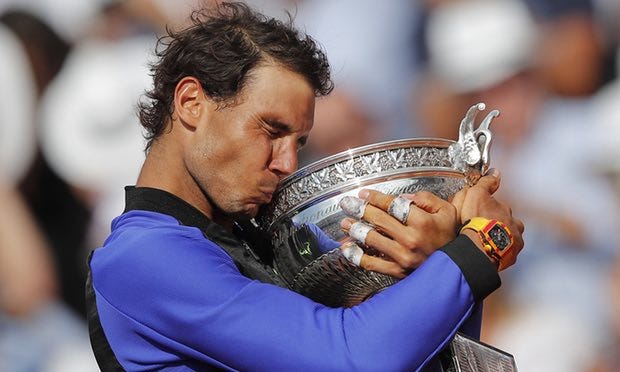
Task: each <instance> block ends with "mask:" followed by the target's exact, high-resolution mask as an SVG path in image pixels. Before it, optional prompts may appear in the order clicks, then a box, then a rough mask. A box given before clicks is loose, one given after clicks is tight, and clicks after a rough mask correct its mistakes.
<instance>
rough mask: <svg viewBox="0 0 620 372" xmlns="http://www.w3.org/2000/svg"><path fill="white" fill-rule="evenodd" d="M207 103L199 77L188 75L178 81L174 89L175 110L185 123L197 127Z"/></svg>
mask: <svg viewBox="0 0 620 372" xmlns="http://www.w3.org/2000/svg"><path fill="white" fill-rule="evenodd" d="M207 105H208V102H207V100H206V97H205V95H204V94H203V92H202V85H201V84H200V81H198V79H196V78H195V77H193V76H186V77H184V78H183V79H181V80H180V81H179V82H178V83H177V86H176V88H175V89H174V112H175V113H176V114H177V116H178V117H179V119H180V120H181V121H182V122H183V123H184V124H185V125H188V126H189V127H191V128H196V126H197V125H198V123H199V119H200V117H201V115H204V114H205V109H206V106H207Z"/></svg>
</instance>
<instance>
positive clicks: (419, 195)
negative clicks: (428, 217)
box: [401, 191, 452, 213]
mask: <svg viewBox="0 0 620 372" xmlns="http://www.w3.org/2000/svg"><path fill="white" fill-rule="evenodd" d="M401 196H402V197H404V198H407V199H409V200H411V201H413V203H414V204H415V205H416V206H417V207H418V208H421V209H423V210H424V211H426V212H428V213H437V212H439V211H440V210H442V209H446V208H451V207H452V204H450V202H448V201H447V200H444V199H442V198H440V197H439V196H437V195H435V194H433V193H432V192H430V191H418V192H416V193H415V194H403V195H401Z"/></svg>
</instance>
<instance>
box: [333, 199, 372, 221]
mask: <svg viewBox="0 0 620 372" xmlns="http://www.w3.org/2000/svg"><path fill="white" fill-rule="evenodd" d="M338 205H340V208H342V211H343V212H344V213H345V214H346V215H347V216H349V217H352V218H356V219H358V220H359V219H362V218H363V217H364V213H365V211H366V206H367V205H368V202H367V201H366V200H363V199H360V198H356V197H355V196H345V197H344V198H342V199H340V202H339V203H338Z"/></svg>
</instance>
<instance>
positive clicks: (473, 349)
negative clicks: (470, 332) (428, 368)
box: [439, 333, 517, 372]
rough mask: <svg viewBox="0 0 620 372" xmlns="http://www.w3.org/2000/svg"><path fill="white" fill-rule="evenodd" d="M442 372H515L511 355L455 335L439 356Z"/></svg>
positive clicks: (458, 334) (515, 366) (514, 364)
mask: <svg viewBox="0 0 620 372" xmlns="http://www.w3.org/2000/svg"><path fill="white" fill-rule="evenodd" d="M439 359H440V362H441V368H442V371H443V372H516V371H517V365H516V363H515V359H514V357H513V356H512V355H511V354H508V353H507V352H505V351H503V350H500V349H497V348H494V347H493V346H490V345H487V344H485V343H482V342H480V341H476V340H474V339H472V338H470V337H468V336H465V335H464V334H462V333H457V334H456V336H454V339H453V340H452V341H451V342H450V345H449V346H448V347H447V348H446V349H445V350H444V351H442V352H441V354H440V355H439Z"/></svg>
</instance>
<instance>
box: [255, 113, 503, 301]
mask: <svg viewBox="0 0 620 372" xmlns="http://www.w3.org/2000/svg"><path fill="white" fill-rule="evenodd" d="M484 109H485V105H484V104H483V103H479V104H477V105H474V106H472V107H471V108H470V109H469V110H468V111H467V114H466V115H465V117H464V118H463V120H462V121H461V124H460V128H459V139H458V141H453V140H447V139H432V138H417V139H406V140H396V141H389V142H381V143H376V144H372V145H368V146H363V147H359V148H354V149H351V150H348V151H345V152H341V153H338V154H335V155H333V156H329V157H327V158H324V159H322V160H320V161H317V162H315V163H312V164H310V165H308V166H306V167H304V168H302V169H300V170H299V171H297V172H296V173H294V174H292V175H291V176H289V177H287V178H285V179H284V180H283V181H282V182H281V184H280V186H279V188H278V190H277V191H276V193H275V194H274V198H273V200H272V202H271V203H270V204H268V205H266V206H265V207H264V208H263V209H262V210H261V211H260V213H259V215H258V217H257V222H258V224H259V225H260V226H261V227H262V229H263V230H265V231H267V232H268V233H269V234H270V235H271V236H272V237H273V238H272V239H273V243H274V244H273V245H274V247H275V248H274V257H275V258H274V259H275V265H276V269H277V270H278V271H279V273H280V274H281V276H282V277H283V278H284V280H285V281H286V283H287V284H288V286H289V287H290V288H291V289H292V290H294V291H296V292H299V293H301V294H303V295H305V296H307V297H309V298H311V299H313V300H315V301H317V302H320V303H323V304H325V305H328V306H347V307H348V306H353V305H355V304H358V303H359V302H361V301H363V300H364V299H365V298H367V297H369V296H372V295H373V294H374V293H376V292H377V291H380V290H381V289H383V288H385V287H387V286H389V285H391V284H393V283H395V281H396V279H394V278H392V277H390V276H387V275H383V274H379V273H376V272H371V271H367V270H364V269H361V268H359V267H357V266H356V265H354V264H352V263H350V262H349V261H348V260H347V259H346V258H345V257H344V256H343V255H342V253H341V251H340V249H333V248H335V247H338V246H340V245H341V244H342V243H344V242H345V241H346V240H347V237H346V236H345V235H344V233H343V232H342V231H341V229H340V221H341V220H342V219H343V218H344V217H345V215H344V213H343V212H342V210H341V209H340V207H339V202H340V200H341V199H342V198H343V197H345V196H348V195H352V196H357V194H358V192H359V190H360V189H362V188H370V189H375V190H379V191H381V192H384V193H389V194H402V193H414V192H417V191H420V190H428V191H431V192H433V193H435V194H436V195H438V196H440V197H442V198H444V199H448V198H450V197H451V196H452V195H454V194H455V193H456V192H457V191H459V190H460V189H462V188H463V186H464V185H466V184H470V185H471V184H473V183H475V182H476V181H477V180H478V178H479V177H480V176H481V174H484V172H486V170H487V169H488V166H489V147H490V144H491V132H490V130H489V125H490V124H491V121H492V120H493V118H494V117H496V116H497V115H499V112H498V111H497V110H493V111H491V112H490V113H489V114H488V115H487V116H486V117H485V118H484V119H483V120H482V122H481V124H480V126H479V127H478V129H474V120H475V118H476V114H477V113H478V111H482V110H484ZM326 242H327V243H326Z"/></svg>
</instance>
